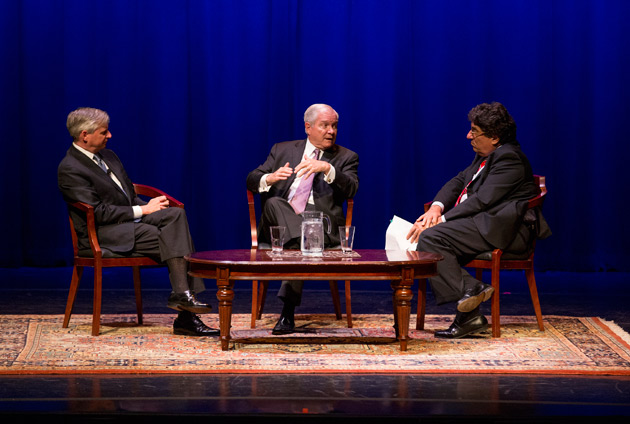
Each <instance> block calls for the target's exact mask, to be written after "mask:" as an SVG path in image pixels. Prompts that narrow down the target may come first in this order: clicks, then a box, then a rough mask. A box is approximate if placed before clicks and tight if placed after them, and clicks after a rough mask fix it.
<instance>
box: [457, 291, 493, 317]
mask: <svg viewBox="0 0 630 424" xmlns="http://www.w3.org/2000/svg"><path fill="white" fill-rule="evenodd" d="M492 293H494V287H492V286H489V287H488V288H486V289H485V290H484V291H482V292H481V293H479V294H478V295H477V296H472V297H469V298H468V299H466V300H464V301H463V302H461V303H458V304H457V310H458V311H459V312H470V311H472V310H473V309H475V308H476V307H477V306H479V305H481V302H485V301H486V300H488V299H490V298H491V297H492Z"/></svg>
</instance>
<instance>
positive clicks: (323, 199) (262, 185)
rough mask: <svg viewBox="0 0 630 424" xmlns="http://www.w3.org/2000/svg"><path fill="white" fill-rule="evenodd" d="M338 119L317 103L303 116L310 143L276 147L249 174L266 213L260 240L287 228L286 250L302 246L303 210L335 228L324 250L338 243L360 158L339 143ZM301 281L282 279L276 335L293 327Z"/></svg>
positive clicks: (355, 181)
mask: <svg viewBox="0 0 630 424" xmlns="http://www.w3.org/2000/svg"><path fill="white" fill-rule="evenodd" d="M338 121H339V115H338V114H337V112H335V110H334V109H333V108H332V107H330V106H328V105H324V104H314V105H312V106H310V107H309V108H308V109H307V110H306V112H305V113H304V129H305V131H306V134H307V135H308V137H307V139H306V140H297V141H286V142H283V143H277V144H275V145H274V146H273V147H272V148H271V152H270V153H269V156H268V157H267V160H266V161H265V163H263V164H262V165H260V166H259V167H258V168H256V169H254V170H253V171H252V172H250V173H249V175H248V176H247V188H248V189H249V190H251V191H253V192H254V193H261V194H262V199H263V202H264V203H263V211H262V216H261V219H260V223H259V225H258V237H259V240H260V241H261V242H263V243H264V242H267V243H269V239H270V235H269V227H271V226H275V225H280V226H283V227H286V232H287V235H288V236H287V239H288V240H287V241H286V243H285V246H286V247H287V248H299V247H300V244H299V243H300V242H299V240H300V236H301V225H302V217H301V216H300V213H302V212H303V211H304V210H317V211H322V212H323V213H324V214H326V215H328V216H329V217H330V221H331V224H332V229H331V231H330V234H326V240H325V246H327V247H331V246H337V245H339V233H338V227H339V226H340V225H345V218H344V214H343V203H344V202H345V200H346V199H348V198H352V197H354V195H355V194H356V192H357V188H358V187H359V177H358V175H357V169H358V167H359V156H358V155H357V154H356V153H354V152H353V151H351V150H348V149H346V148H344V147H341V146H339V145H337V144H335V139H336V138H337V123H338ZM302 286H303V282H302V281H283V282H282V286H281V287H280V290H279V292H278V297H279V298H280V299H281V300H282V301H283V303H284V306H283V308H282V313H281V315H280V319H279V320H278V323H277V324H276V326H275V327H274V329H273V331H272V333H273V334H289V333H292V332H293V331H294V329H295V320H294V312H295V307H296V306H299V305H300V303H301V299H302Z"/></svg>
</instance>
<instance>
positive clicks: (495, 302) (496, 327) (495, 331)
mask: <svg viewBox="0 0 630 424" xmlns="http://www.w3.org/2000/svg"><path fill="white" fill-rule="evenodd" d="M499 269H500V268H499V261H497V263H496V266H495V264H493V265H492V287H494V294H493V295H492V303H491V309H492V337H501V310H500V306H499Z"/></svg>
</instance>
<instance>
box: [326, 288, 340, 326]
mask: <svg viewBox="0 0 630 424" xmlns="http://www.w3.org/2000/svg"><path fill="white" fill-rule="evenodd" d="M328 284H329V285H330V294H331V295H332V298H333V306H334V307H335V316H336V317H337V319H341V301H340V300H339V286H337V281H335V280H330V281H329V282H328Z"/></svg>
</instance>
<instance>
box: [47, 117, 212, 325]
mask: <svg viewBox="0 0 630 424" xmlns="http://www.w3.org/2000/svg"><path fill="white" fill-rule="evenodd" d="M66 125H67V127H68V131H69V132H70V135H71V136H72V139H73V143H72V146H71V147H70V148H69V149H68V151H67V153H66V156H65V157H64V158H63V160H62V161H61V163H60V164H59V168H58V171H57V177H58V182H59V190H60V191H61V194H62V195H63V198H64V200H65V201H66V202H67V203H68V204H70V203H75V202H84V203H87V204H88V205H91V206H92V207H94V216H95V219H96V225H97V233H98V241H99V244H100V246H101V248H102V250H103V257H121V256H122V257H124V256H129V255H132V254H141V255H144V256H149V257H151V258H153V259H154V260H155V261H157V262H165V263H166V265H167V266H168V270H169V278H170V281H171V286H172V290H173V291H172V293H171V295H170V296H169V299H168V303H167V306H168V307H169V308H171V309H175V310H177V311H179V313H178V316H177V318H176V319H175V321H174V323H173V332H174V333H175V334H180V335H189V336H216V335H218V334H219V332H218V330H215V329H211V328H209V327H207V326H206V325H205V324H204V323H203V322H202V321H201V320H200V319H199V317H198V316H197V315H196V314H198V313H207V312H209V311H210V310H211V308H210V306H209V305H207V304H205V303H202V302H200V301H199V300H197V299H196V297H195V293H199V292H201V291H203V290H204V284H203V281H202V280H201V279H197V278H195V279H192V278H189V277H188V264H187V262H186V260H185V259H184V256H185V255H187V254H189V253H192V252H193V251H194V247H193V242H192V239H191V237H190V232H189V229H188V220H187V218H186V212H185V211H184V210H183V209H181V208H169V207H168V200H167V199H166V197H165V196H160V197H156V198H153V199H150V200H149V202H145V201H144V200H142V199H140V198H139V197H138V196H137V195H136V193H135V190H134V188H133V184H132V182H131V180H130V179H129V177H128V176H127V173H126V171H125V168H124V167H123V165H122V163H121V161H120V159H118V156H116V154H115V153H114V152H113V151H112V150H109V149H106V148H105V147H106V145H107V142H108V141H109V139H110V138H111V136H112V134H111V132H110V131H109V116H108V115H107V113H106V112H104V111H102V110H99V109H94V108H79V109H77V110H75V111H72V112H70V114H69V115H68V120H67V123H66ZM68 210H69V212H70V214H71V215H72V217H73V220H74V223H75V230H76V232H77V236H78V238H79V250H80V252H81V251H83V252H86V254H87V255H90V246H89V243H88V239H87V226H86V221H85V220H86V218H85V215H84V214H83V213H81V212H80V211H78V210H76V209H75V208H73V207H71V206H68Z"/></svg>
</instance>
